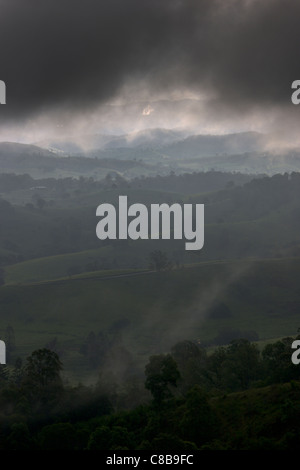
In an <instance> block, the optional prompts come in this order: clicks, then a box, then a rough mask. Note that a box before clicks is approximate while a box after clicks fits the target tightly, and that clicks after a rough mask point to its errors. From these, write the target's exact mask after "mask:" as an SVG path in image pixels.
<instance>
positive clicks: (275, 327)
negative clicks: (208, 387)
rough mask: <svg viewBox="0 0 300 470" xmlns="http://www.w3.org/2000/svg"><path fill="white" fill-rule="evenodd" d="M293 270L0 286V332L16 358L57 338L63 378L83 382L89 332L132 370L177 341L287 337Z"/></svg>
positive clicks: (260, 266)
mask: <svg viewBox="0 0 300 470" xmlns="http://www.w3.org/2000/svg"><path fill="white" fill-rule="evenodd" d="M133 274H134V273H133ZM299 275H300V259H274V260H271V259H269V260H252V261H251V260H247V261H228V262H211V263H203V264H200V265H198V266H192V267H189V268H182V269H177V270H171V271H164V272H152V273H151V272H149V273H143V274H140V275H132V274H129V275H128V276H124V277H118V273H116V276H115V277H113V276H111V277H109V276H108V277H106V278H103V279H101V278H98V276H99V274H98V275H97V273H95V276H94V278H93V277H92V276H90V277H87V278H84V277H82V278H81V277H77V278H74V279H70V280H68V279H66V280H61V281H56V282H48V283H43V284H32V285H18V286H3V287H1V289H0V312H1V316H0V332H3V335H4V331H5V329H6V328H7V326H8V325H10V326H12V327H13V329H14V331H15V337H16V350H15V351H14V352H13V357H16V356H19V355H20V356H23V357H24V356H26V355H27V354H29V353H30V352H31V351H33V350H34V349H37V348H40V347H43V346H45V345H46V344H47V343H48V342H49V341H52V340H53V339H54V338H57V343H58V345H59V348H60V349H61V351H62V354H63V362H64V365H65V373H66V375H67V376H68V377H69V378H71V379H72V380H73V379H74V380H75V379H76V380H77V379H87V377H89V379H91V377H94V378H95V376H96V375H97V374H98V370H97V369H93V368H91V367H90V365H89V364H88V362H87V360H86V357H84V356H83V355H82V354H80V349H81V346H82V344H83V343H84V341H85V339H86V337H87V335H88V334H89V332H91V331H93V332H94V333H95V334H98V333H99V332H102V333H105V335H107V337H108V338H110V340H111V341H112V343H113V344H114V346H113V348H112V350H111V355H112V356H113V357H114V359H111V361H114V360H115V361H121V362H122V360H123V359H122V357H123V356H122V355H121V358H120V357H119V356H118V355H116V350H118V351H119V350H120V348H121V349H122V348H125V351H126V352H127V353H128V354H129V355H130V356H131V360H132V361H133V363H134V364H136V366H137V367H138V366H139V365H142V364H143V362H144V360H145V359H146V358H147V357H148V356H149V355H150V354H153V353H157V352H162V351H167V350H168V349H169V348H170V347H171V346H172V345H173V344H175V343H176V342H177V341H179V340H181V339H192V340H197V341H200V342H202V343H203V344H207V345H209V344H222V341H224V342H228V341H229V340H230V339H233V338H235V337H243V336H245V337H248V338H250V339H267V338H272V337H280V336H285V335H292V334H295V332H296V331H297V328H298V326H299V316H298V314H299V306H300V291H299V287H298V281H297V280H298V279H299ZM224 306H225V308H224ZM3 335H2V336H3Z"/></svg>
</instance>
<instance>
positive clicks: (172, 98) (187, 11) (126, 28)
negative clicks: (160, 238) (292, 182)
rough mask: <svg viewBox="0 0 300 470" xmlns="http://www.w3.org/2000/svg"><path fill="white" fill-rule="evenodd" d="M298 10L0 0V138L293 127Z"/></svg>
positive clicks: (235, 0)
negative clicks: (1, 94)
mask: <svg viewBox="0 0 300 470" xmlns="http://www.w3.org/2000/svg"><path fill="white" fill-rule="evenodd" d="M299 20H300V2H299V1H296V0H42V1H41V0H0V51H1V53H0V60H1V67H0V79H2V80H4V81H5V83H6V86H7V104H6V105H1V106H0V124H1V129H0V138H1V139H2V140H3V139H10V140H29V141H30V140H31V141H36V140H39V139H41V138H45V137H46V136H52V135H53V134H57V135H64V134H65V135H69V134H70V135H71V134H72V133H75V134H78V133H86V132H110V133H121V132H123V131H124V132H129V131H134V130H137V129H141V128H146V127H168V128H170V127H191V128H192V129H193V130H195V131H196V132H197V133H207V132H212V133H223V132H233V131H241V130H247V129H250V130H257V131H263V132H269V131H273V130H275V131H278V130H282V131H284V132H287V131H288V132H294V133H295V135H296V134H297V133H298V128H299V125H300V119H299V118H300V105H299V107H298V106H294V105H293V104H292V103H291V93H292V90H291V83H292V82H293V80H296V79H300V59H299V58H300V54H299V47H300V28H299ZM166 100H167V101H166Z"/></svg>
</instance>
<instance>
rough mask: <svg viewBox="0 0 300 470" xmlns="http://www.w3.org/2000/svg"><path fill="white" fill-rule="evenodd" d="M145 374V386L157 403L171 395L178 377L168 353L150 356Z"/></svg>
mask: <svg viewBox="0 0 300 470" xmlns="http://www.w3.org/2000/svg"><path fill="white" fill-rule="evenodd" d="M145 375H146V382H145V387H146V388H147V389H148V390H150V392H151V394H152V396H153V398H154V401H155V402H156V403H157V404H161V403H162V402H163V401H164V400H167V399H169V398H171V397H172V396H173V393H172V387H176V386H177V382H178V380H179V378H180V374H179V371H178V368H177V364H176V362H175V361H174V359H173V357H172V356H171V355H170V354H166V355H164V354H159V355H156V356H151V357H150V359H149V363H148V364H147V365H146V368H145Z"/></svg>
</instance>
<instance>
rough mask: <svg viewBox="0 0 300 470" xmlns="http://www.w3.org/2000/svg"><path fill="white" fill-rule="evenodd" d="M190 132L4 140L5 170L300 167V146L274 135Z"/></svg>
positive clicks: (96, 172)
mask: <svg viewBox="0 0 300 470" xmlns="http://www.w3.org/2000/svg"><path fill="white" fill-rule="evenodd" d="M186 134H187V131H177V130H166V129H146V130H143V131H139V132H135V133H131V134H127V135H121V136H112V135H100V134H93V135H83V136H79V137H78V138H72V139H71V140H65V139H60V140H56V141H43V142H38V143H37V144H34V145H29V144H19V143H13V142H2V143H0V163H1V169H2V172H6V173H9V172H13V173H16V174H23V173H26V174H29V175H30V176H32V177H33V178H35V179H40V178H47V177H54V178H64V177H73V178H79V177H80V176H83V177H91V178H93V179H95V180H101V179H103V178H104V177H105V176H107V175H110V174H111V175H115V176H117V177H123V178H125V179H127V180H132V179H133V178H134V177H142V176H143V177H144V176H146V177H148V176H157V175H161V176H166V175H169V174H170V172H172V173H174V174H177V175H178V174H183V173H192V172H194V171H205V172H207V171H209V170H212V169H213V170H217V171H223V172H228V171H229V172H242V173H245V174H268V175H273V174H275V173H284V172H285V171H289V172H291V171H299V168H300V163H299V161H300V150H299V149H298V148H297V147H295V148H290V149H288V148H284V147H283V148H281V147H279V150H275V147H274V145H275V143H274V136H273V135H264V134H260V133H257V132H244V133H237V134H228V135H189V136H186ZM275 141H276V140H275ZM280 148H281V150H280Z"/></svg>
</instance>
